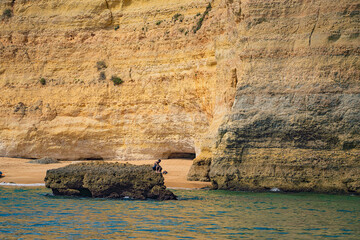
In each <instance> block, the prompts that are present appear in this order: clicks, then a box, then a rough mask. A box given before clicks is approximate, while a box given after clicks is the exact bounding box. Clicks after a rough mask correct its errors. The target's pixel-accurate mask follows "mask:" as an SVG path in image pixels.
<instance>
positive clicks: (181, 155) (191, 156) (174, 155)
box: [168, 152, 196, 160]
mask: <svg viewBox="0 0 360 240" xmlns="http://www.w3.org/2000/svg"><path fill="white" fill-rule="evenodd" d="M195 157H196V154H195V153H190V152H172V153H170V154H169V156H168V159H174V158H181V159H191V160H193V159H194V158H195Z"/></svg>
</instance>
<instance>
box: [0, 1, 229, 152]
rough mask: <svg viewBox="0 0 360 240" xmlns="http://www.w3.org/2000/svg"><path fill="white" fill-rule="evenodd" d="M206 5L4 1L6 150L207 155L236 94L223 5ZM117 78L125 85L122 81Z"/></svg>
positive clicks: (1, 119)
mask: <svg viewBox="0 0 360 240" xmlns="http://www.w3.org/2000/svg"><path fill="white" fill-rule="evenodd" d="M207 6H208V2H207V1H177V0H174V1H166V2H165V1H110V0H108V1H105V0H95V1H94V0H91V1H90V0H89V1H80V2H74V1H70V0H69V1H61V2H58V1H56V2H55V1H2V2H1V7H0V10H1V11H2V12H5V11H6V10H10V11H11V16H10V17H6V16H3V18H2V21H1V23H0V24H1V25H0V29H1V31H0V56H1V65H0V66H1V67H0V85H1V95H0V103H1V105H0V155H5V156H17V157H42V156H51V157H55V158H59V159H81V158H117V159H153V158H158V157H167V156H169V155H170V154H171V153H174V152H175V153H176V152H180V153H182V152H185V153H195V152H196V151H199V150H200V147H199V146H200V143H201V139H202V138H203V135H204V134H205V133H206V132H207V131H208V129H209V126H210V125H211V124H212V122H213V119H215V118H216V119H221V117H222V115H223V112H226V109H227V108H229V107H230V106H231V104H232V101H233V97H234V93H235V88H234V87H232V86H231V82H230V81H229V80H228V79H227V78H226V77H225V76H224V77H223V76H221V77H219V76H218V74H219V73H218V71H217V68H218V60H217V57H216V54H217V52H221V51H222V48H226V47H227V46H226V41H225V43H224V44H218V45H217V43H216V39H217V38H219V36H220V35H222V34H223V32H224V25H225V23H226V21H225V20H226V19H225V18H223V17H222V15H223V14H224V12H225V11H224V10H220V11H213V10H212V9H211V8H210V9H208V10H206V9H207ZM225 13H226V12H225ZM201 19H202V20H201ZM200 21H201V23H202V24H201V25H200V27H198V23H199V22H200ZM197 27H198V29H197V30H196V33H195V31H194V29H195V28H197ZM223 45H224V46H223ZM112 76H117V77H120V78H121V79H122V80H123V81H124V83H123V84H121V85H119V86H114V84H113V83H112V82H111V80H110V79H111V77H112ZM42 78H43V79H44V80H43V81H45V82H46V84H44V85H42V84H41V83H40V79H42ZM104 78H106V79H104ZM228 89H230V90H229V91H228ZM226 91H228V92H226ZM220 92H221V93H224V94H222V97H221V98H218V97H217V96H219V93H220ZM225 96H226V98H225ZM217 116H218V117H217ZM219 123H220V122H219V121H218V124H219ZM214 129H216V127H215V128H214Z"/></svg>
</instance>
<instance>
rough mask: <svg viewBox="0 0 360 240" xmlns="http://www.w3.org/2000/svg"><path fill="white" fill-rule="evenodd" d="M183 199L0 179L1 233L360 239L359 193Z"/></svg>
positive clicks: (184, 193) (202, 194)
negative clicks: (88, 193) (68, 192)
mask: <svg viewBox="0 0 360 240" xmlns="http://www.w3.org/2000/svg"><path fill="white" fill-rule="evenodd" d="M173 191H174V193H175V194H176V195H177V196H179V200H177V201H154V200H146V201H139V200H110V199H92V198H74V197H59V196H53V195H52V194H51V191H50V190H48V189H46V188H44V187H37V188H29V187H0V239H128V238H135V239H241V238H248V239H360V198H359V197H358V196H350V195H324V194H310V193H297V194H289V193H287V194H285V193H278V192H276V193H270V192H269V193H250V192H231V191H211V190H173Z"/></svg>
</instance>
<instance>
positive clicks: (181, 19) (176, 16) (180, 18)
mask: <svg viewBox="0 0 360 240" xmlns="http://www.w3.org/2000/svg"><path fill="white" fill-rule="evenodd" d="M172 20H173V21H174V22H176V21H178V20H179V21H180V22H182V21H183V20H184V15H182V14H180V13H177V14H175V15H174V16H173V17H172Z"/></svg>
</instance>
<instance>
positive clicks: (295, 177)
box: [197, 0, 360, 193]
mask: <svg viewBox="0 0 360 240" xmlns="http://www.w3.org/2000/svg"><path fill="white" fill-rule="evenodd" d="M235 2H236V1H233V3H231V4H235ZM238 2H239V1H238ZM241 3H242V4H241V11H240V12H241V15H240V16H239V17H240V19H239V23H238V24H237V25H234V27H233V33H234V34H230V35H231V36H232V37H233V41H234V45H235V46H236V50H235V49H234V51H235V53H234V54H235V55H236V56H237V59H239V61H237V62H236V63H235V65H237V67H236V69H237V71H236V73H237V74H236V75H237V90H236V97H235V101H234V104H233V106H232V109H231V111H230V112H229V113H228V114H226V117H225V118H224V120H223V123H222V124H221V126H220V127H219V129H218V135H217V137H216V139H217V140H216V143H215V144H214V145H213V147H212V153H213V158H212V162H211V166H210V171H209V178H210V179H211V181H212V182H213V185H214V188H217V189H233V190H264V189H271V188H273V187H277V188H280V189H282V190H284V191H317V192H351V193H360V145H359V143H360V125H359V122H360V107H359V106H360V91H359V86H360V85H359V79H360V78H359V69H360V66H359V61H358V57H359V44H358V43H359V39H358V35H359V29H358V28H357V27H356V25H357V23H356V22H358V21H359V5H358V4H356V3H355V1H336V2H335V1H325V0H323V1H316V2H311V3H310V2H309V1H276V2H275V1H261V0H254V1H242V2H241ZM229 4H230V1H229ZM235 21H236V19H235ZM335 35H336V36H335ZM201 158H202V156H201V155H200V156H198V158H197V159H198V161H200V160H201ZM201 174H203V173H201Z"/></svg>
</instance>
